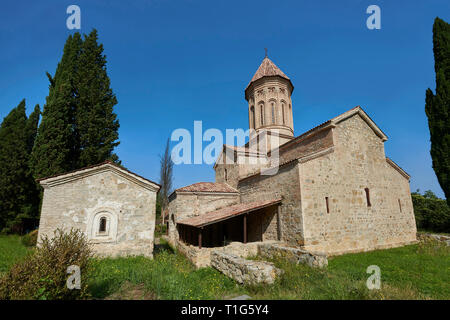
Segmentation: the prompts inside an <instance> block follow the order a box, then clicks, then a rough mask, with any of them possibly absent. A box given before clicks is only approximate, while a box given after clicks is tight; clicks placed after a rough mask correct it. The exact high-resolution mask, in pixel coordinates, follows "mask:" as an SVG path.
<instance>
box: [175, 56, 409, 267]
mask: <svg viewBox="0 0 450 320" xmlns="http://www.w3.org/2000/svg"><path fill="white" fill-rule="evenodd" d="M293 90H294V87H293V85H292V82H291V80H290V79H289V78H288V77H287V76H286V75H285V74H284V73H283V72H282V71H281V70H280V69H279V68H278V67H277V66H276V65H275V64H274V63H273V62H272V61H270V59H268V58H267V57H266V58H265V59H264V60H263V62H262V63H261V65H260V67H259V68H258V70H257V72H256V73H255V75H254V77H253V78H252V80H251V81H250V83H249V85H248V86H247V88H246V89H245V99H246V100H247V102H248V112H249V124H250V129H254V130H253V131H251V132H250V136H249V138H248V142H247V143H246V144H245V145H243V146H228V145H224V147H223V149H222V152H221V153H220V155H219V156H218V159H217V161H216V163H215V165H214V170H215V172H216V182H215V184H217V185H218V186H223V185H224V184H225V185H228V186H230V188H233V189H234V190H235V191H236V192H233V193H229V194H228V197H227V198H226V199H227V200H225V198H224V195H223V193H219V192H211V193H209V194H208V197H209V198H210V199H215V200H211V201H203V202H202V201H198V200H197V199H194V198H193V196H187V195H186V196H183V197H180V196H179V195H177V196H176V197H174V198H173V199H172V200H171V204H170V216H171V218H172V219H171V223H170V224H169V229H170V231H169V233H170V234H172V238H173V239H174V240H176V241H178V242H180V243H181V241H179V240H180V237H179V235H178V231H179V230H178V229H177V228H178V225H183V223H184V224H185V225H186V223H188V222H189V221H188V220H184V221H183V219H185V217H187V216H189V215H190V216H193V215H210V217H214V216H215V215H217V214H218V213H220V212H221V211H220V210H223V209H222V208H224V207H226V206H232V205H236V206H237V205H238V204H255V203H259V202H261V201H274V200H276V199H281V201H279V202H278V203H277V205H276V206H275V205H274V206H270V207H267V208H264V209H259V208H257V207H255V208H254V210H247V211H245V212H241V213H239V214H241V216H240V217H238V216H236V215H232V214H230V216H229V217H223V218H221V219H218V220H217V221H215V220H214V219H212V220H211V219H209V220H208V219H203V220H204V221H209V222H208V225H206V224H204V225H200V224H199V225H191V227H190V228H189V230H188V232H186V228H180V229H181V230H183V231H184V232H185V234H187V236H186V237H185V238H183V241H187V242H190V244H189V245H190V246H193V244H199V247H201V246H200V244H201V240H202V239H204V238H205V237H206V242H208V240H209V239H210V238H211V236H209V237H208V235H209V232H210V231H211V230H216V231H217V232H218V233H219V232H223V230H225V228H224V226H225V225H226V224H227V221H229V222H228V225H231V224H232V225H233V226H234V227H235V230H237V234H233V237H234V241H240V240H236V239H243V242H246V241H250V242H256V241H262V242H263V243H264V242H266V241H279V242H281V243H284V245H282V246H281V245H277V246H268V247H265V246H264V245H262V246H261V250H260V254H261V255H264V256H270V257H271V256H276V255H283V256H290V257H291V258H292V259H294V260H295V261H296V262H305V263H308V264H310V265H313V266H319V267H322V266H325V265H326V264H327V262H326V261H327V260H326V259H327V258H326V256H332V255H338V254H343V253H348V252H361V251H368V250H374V249H383V248H391V247H397V246H403V245H407V244H412V243H415V242H417V239H416V232H417V230H416V223H415V218H414V212H413V206H412V199H411V193H410V187H409V179H410V177H409V175H408V174H407V173H406V172H405V171H404V170H403V169H402V168H400V166H398V165H397V164H396V163H395V162H394V161H392V160H391V159H389V158H388V157H386V154H385V149H384V144H385V142H386V141H387V140H388V138H387V136H386V134H385V133H384V132H383V131H382V130H381V129H380V128H379V127H378V126H377V125H376V124H375V122H374V121H373V120H372V119H371V118H370V117H369V115H368V114H367V113H366V112H365V111H364V110H363V109H362V108H361V107H360V106H357V107H354V108H352V109H350V110H348V111H346V112H344V113H342V114H340V115H338V116H336V117H334V118H332V119H330V120H328V121H325V122H323V123H322V124H320V125H318V126H316V127H314V128H312V129H311V130H308V131H306V132H305V133H303V134H301V135H299V136H297V137H294V134H293V133H294V125H293V106H292V100H291V94H292V91H293ZM277 137H279V139H278V140H277V139H276V138H277ZM261 141H262V142H263V143H262V144H261V146H262V147H261V148H260V143H261ZM255 143H256V148H255V145H254V144H255ZM255 159H257V162H254V160H255ZM271 167H273V168H274V170H272V171H271V173H270V174H268V172H269V171H268V168H271ZM180 195H181V194H180ZM196 197H200V194H199V195H196ZM199 199H200V198H199ZM205 199H206V198H205ZM172 202H173V203H172ZM212 204H213V205H212ZM213 207H215V209H213ZM211 209H213V210H211ZM214 210H215V211H214ZM237 214H238V213H237ZM226 219H228V220H226ZM178 222H179V223H178ZM190 234H194V236H195V237H194V238H195V239H194V240H192V239H193V237H192V236H189V235H190ZM220 234H222V233H220ZM239 234H242V235H243V236H241V237H239ZM202 235H203V236H204V238H202ZM197 237H198V240H197ZM216 243H217V242H215V243H214V244H213V245H211V242H209V243H208V245H209V247H208V248H198V250H210V249H211V246H213V247H214V246H215V245H216ZM183 245H185V244H183ZM208 245H206V246H208ZM316 253H320V254H316Z"/></svg>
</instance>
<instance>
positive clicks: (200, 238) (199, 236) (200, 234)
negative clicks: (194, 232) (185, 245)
mask: <svg viewBox="0 0 450 320" xmlns="http://www.w3.org/2000/svg"><path fill="white" fill-rule="evenodd" d="M202 233H203V228H200V229H198V248H199V249H201V248H202Z"/></svg>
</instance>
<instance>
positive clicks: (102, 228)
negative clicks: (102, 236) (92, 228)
mask: <svg viewBox="0 0 450 320" xmlns="http://www.w3.org/2000/svg"><path fill="white" fill-rule="evenodd" d="M98 232H99V233H105V232H106V217H101V218H100V223H99V227H98Z"/></svg>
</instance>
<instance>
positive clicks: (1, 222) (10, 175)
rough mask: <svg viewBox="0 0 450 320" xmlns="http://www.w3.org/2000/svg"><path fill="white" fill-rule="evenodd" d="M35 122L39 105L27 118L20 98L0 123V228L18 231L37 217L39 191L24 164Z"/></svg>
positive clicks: (26, 162) (27, 167) (23, 102)
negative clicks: (28, 221)
mask: <svg viewBox="0 0 450 320" xmlns="http://www.w3.org/2000/svg"><path fill="white" fill-rule="evenodd" d="M36 118H37V119H36ZM37 121H39V107H37V109H35V112H33V113H32V114H31V116H30V118H29V119H27V117H26V114H25V100H22V101H21V102H20V104H19V105H18V106H17V107H16V108H14V109H13V110H12V111H11V112H10V113H9V114H8V115H7V116H6V117H5V119H4V120H3V122H2V124H1V126H0V229H3V230H5V229H6V231H16V232H22V231H23V225H24V222H25V221H26V220H29V219H33V218H36V217H37V205H38V203H39V194H38V189H37V188H36V183H35V181H34V179H33V176H32V174H31V171H30V169H29V166H28V161H29V157H30V143H31V139H32V135H33V128H34V130H36V127H37ZM34 124H35V125H34ZM35 134H36V133H35V132H34V135H35Z"/></svg>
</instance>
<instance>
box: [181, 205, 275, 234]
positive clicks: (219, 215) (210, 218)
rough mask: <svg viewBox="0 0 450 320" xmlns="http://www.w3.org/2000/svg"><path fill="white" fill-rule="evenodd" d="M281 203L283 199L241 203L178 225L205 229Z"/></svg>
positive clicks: (188, 219) (182, 221)
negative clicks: (210, 225) (204, 227)
mask: <svg viewBox="0 0 450 320" xmlns="http://www.w3.org/2000/svg"><path fill="white" fill-rule="evenodd" d="M280 202H281V198H278V199H272V200H262V201H255V202H249V203H240V204H236V205H234V206H230V207H225V208H222V209H219V210H216V211H212V212H208V213H205V214H202V215H199V216H195V217H191V218H187V219H183V220H181V221H178V222H177V224H184V225H189V226H193V227H197V228H199V227H203V226H206V225H209V224H213V223H217V222H220V221H223V220H227V219H230V218H233V217H236V216H239V215H241V214H244V213H248V212H252V211H255V210H258V209H263V208H266V207H269V206H272V205H274V204H278V203H280Z"/></svg>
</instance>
